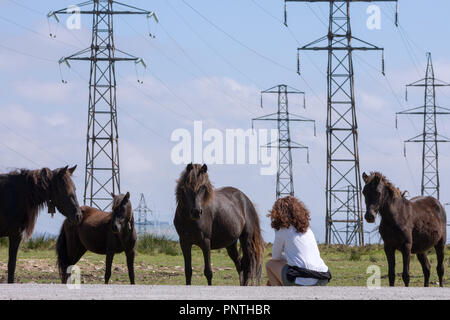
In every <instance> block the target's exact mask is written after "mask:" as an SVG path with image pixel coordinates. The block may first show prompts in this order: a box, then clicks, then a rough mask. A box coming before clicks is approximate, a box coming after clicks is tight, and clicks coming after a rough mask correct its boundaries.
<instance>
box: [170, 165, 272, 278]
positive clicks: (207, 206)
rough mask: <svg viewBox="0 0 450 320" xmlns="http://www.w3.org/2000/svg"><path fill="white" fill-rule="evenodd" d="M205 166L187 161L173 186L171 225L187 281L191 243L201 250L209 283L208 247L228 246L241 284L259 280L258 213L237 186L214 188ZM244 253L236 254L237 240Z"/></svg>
mask: <svg viewBox="0 0 450 320" xmlns="http://www.w3.org/2000/svg"><path fill="white" fill-rule="evenodd" d="M207 169H208V168H207V166H206V165H203V166H201V165H199V164H192V163H191V164H189V165H187V167H186V169H185V170H184V171H183V172H182V173H181V176H180V179H179V180H178V182H177V187H176V199H177V209H176V212H175V219H174V224H175V228H176V230H177V233H178V236H179V238H180V245H181V249H182V251H183V256H184V266H185V275H186V284H187V285H190V284H191V277H192V265H191V248H192V245H197V246H199V247H200V248H201V249H202V251H203V256H204V261H205V269H204V275H205V277H206V279H207V281H208V285H211V281H212V276H213V274H212V270H211V249H213V250H214V249H220V248H227V251H228V255H229V256H230V258H231V259H232V260H233V262H234V264H235V266H236V270H237V272H238V273H239V277H240V284H241V285H243V286H245V285H247V284H248V282H249V280H251V281H252V282H253V283H258V284H259V283H260V281H261V270H262V255H263V250H264V247H263V240H262V237H261V230H260V226H259V218H258V214H257V212H256V210H255V207H254V206H253V204H252V202H251V201H250V200H249V199H248V198H247V196H246V195H245V194H244V193H242V192H241V191H239V190H238V189H236V188H232V187H225V188H221V189H214V188H213V186H212V185H211V182H210V181H209V178H208V173H207ZM238 240H239V242H240V245H241V249H242V252H243V256H242V258H241V257H239V251H238V247H237V242H238Z"/></svg>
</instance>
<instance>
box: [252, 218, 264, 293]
mask: <svg viewBox="0 0 450 320" xmlns="http://www.w3.org/2000/svg"><path fill="white" fill-rule="evenodd" d="M255 217H256V218H255V226H254V227H255V229H254V232H253V237H252V247H253V248H254V250H255V251H254V254H253V259H252V260H254V261H253V263H252V264H251V277H252V279H253V282H254V284H256V285H260V284H261V280H262V264H263V257H264V240H263V238H262V235H261V227H260V225H259V218H258V214H257V213H256V211H255Z"/></svg>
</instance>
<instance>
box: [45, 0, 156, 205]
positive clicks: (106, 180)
mask: <svg viewBox="0 0 450 320" xmlns="http://www.w3.org/2000/svg"><path fill="white" fill-rule="evenodd" d="M115 6H117V7H120V8H121V9H120V10H115V9H114V7H115ZM76 7H78V8H79V9H80V10H79V12H76V11H75V12H76V13H75V14H89V15H92V20H93V22H92V42H91V45H90V47H88V48H87V49H84V50H81V51H79V52H77V53H75V54H73V55H70V56H68V57H64V58H62V59H60V61H59V63H60V64H61V63H66V64H68V65H69V61H89V62H90V65H91V68H90V78H89V103H88V104H89V107H88V110H89V111H88V126H87V141H86V167H85V183H84V197H83V199H84V204H85V205H89V206H91V207H96V208H99V209H101V210H106V209H107V208H108V207H110V205H111V202H112V198H111V193H114V194H117V193H120V166H119V144H118V142H119V134H118V126H117V100H116V90H117V84H116V74H115V63H116V62H118V61H133V62H135V63H136V64H137V63H140V62H141V63H142V64H144V62H143V60H142V59H140V58H137V57H134V56H132V55H130V54H128V53H125V52H123V51H121V50H119V49H117V48H116V47H115V44H114V28H113V17H114V16H115V15H128V14H132V15H136V14H145V15H147V17H148V18H150V17H154V18H155V20H156V21H157V18H156V15H155V14H154V13H153V12H150V11H146V10H142V9H138V8H136V7H133V6H129V5H127V4H123V3H120V2H117V1H113V0H93V1H86V2H83V3H81V4H79V5H77V6H76ZM73 12H74V11H73V6H71V7H69V8H66V9H62V10H58V11H53V12H50V13H49V14H48V16H49V17H50V16H54V17H55V18H56V19H57V16H58V15H60V14H73ZM144 65H145V64H144Z"/></svg>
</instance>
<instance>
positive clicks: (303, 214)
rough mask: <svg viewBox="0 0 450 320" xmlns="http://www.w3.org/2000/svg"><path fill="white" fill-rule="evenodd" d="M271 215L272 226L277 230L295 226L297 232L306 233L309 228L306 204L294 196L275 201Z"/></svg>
mask: <svg viewBox="0 0 450 320" xmlns="http://www.w3.org/2000/svg"><path fill="white" fill-rule="evenodd" d="M269 212H270V213H269V214H268V215H267V216H268V217H270V220H271V226H272V228H274V229H275V230H280V229H281V228H289V226H293V227H294V228H295V229H296V230H297V232H301V233H304V232H306V230H308V228H309V211H308V209H307V208H306V206H305V204H304V203H303V202H301V201H300V200H298V199H297V198H296V197H294V196H287V197H284V198H280V199H278V200H277V201H275V203H274V205H273V207H272V210H270V211H269Z"/></svg>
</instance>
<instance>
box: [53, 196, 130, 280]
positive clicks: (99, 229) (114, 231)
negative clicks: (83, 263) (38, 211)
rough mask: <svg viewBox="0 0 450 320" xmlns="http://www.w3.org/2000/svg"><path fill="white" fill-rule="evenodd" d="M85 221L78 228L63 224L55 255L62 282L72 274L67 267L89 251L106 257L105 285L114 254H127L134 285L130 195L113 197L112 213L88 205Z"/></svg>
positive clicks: (82, 207) (65, 222)
mask: <svg viewBox="0 0 450 320" xmlns="http://www.w3.org/2000/svg"><path fill="white" fill-rule="evenodd" d="M81 211H82V212H83V220H82V221H81V223H80V224H79V225H76V226H74V225H71V224H70V223H68V221H64V224H63V226H62V227H61V232H60V234H59V237H58V240H57V241H56V253H57V255H58V269H59V275H60V277H61V281H62V283H66V282H67V279H68V277H69V276H70V274H68V273H67V271H68V267H70V266H73V265H75V264H76V263H77V262H78V261H79V260H80V259H81V257H82V256H83V255H84V254H85V252H86V251H87V250H89V251H92V252H94V253H97V254H105V255H106V270H105V284H108V282H109V279H110V277H111V266H112V262H113V258H114V254H116V253H121V252H123V251H125V255H126V257H127V266H128V276H129V278H130V282H131V284H134V255H135V251H134V249H135V245H136V231H135V229H134V218H133V210H132V208H131V201H130V193H129V192H127V194H125V195H123V194H119V195H117V196H114V195H113V207H112V212H104V211H100V210H98V209H95V208H91V207H88V206H81Z"/></svg>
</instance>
